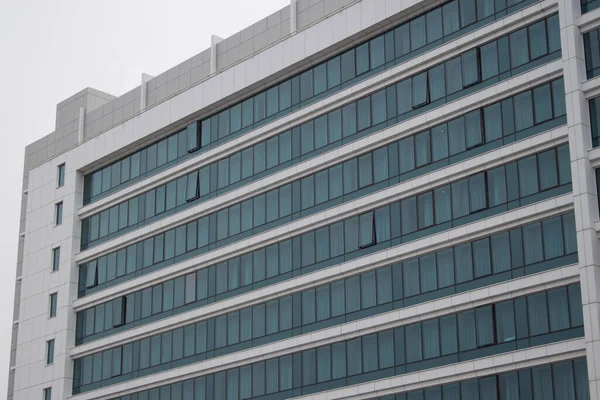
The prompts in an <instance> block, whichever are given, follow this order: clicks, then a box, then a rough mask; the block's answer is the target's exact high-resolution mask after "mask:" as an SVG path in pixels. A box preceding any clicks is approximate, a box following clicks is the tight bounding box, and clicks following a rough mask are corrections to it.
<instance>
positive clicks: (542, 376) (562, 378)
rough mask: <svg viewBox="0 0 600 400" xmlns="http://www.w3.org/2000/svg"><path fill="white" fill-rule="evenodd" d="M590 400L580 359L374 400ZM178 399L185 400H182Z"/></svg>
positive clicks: (583, 364)
mask: <svg viewBox="0 0 600 400" xmlns="http://www.w3.org/2000/svg"><path fill="white" fill-rule="evenodd" d="M200 398H201V397H200ZM589 398H590V390H589V387H588V372H587V364H586V360H585V358H578V359H576V360H569V361H562V362H557V363H554V364H546V365H540V366H537V367H533V368H527V369H520V370H517V371H511V372H506V373H503V374H499V375H489V376H484V377H481V378H476V379H470V380H467V381H461V382H455V383H449V384H446V385H443V386H434V387H428V388H426V389H421V390H413V391H410V392H408V393H399V394H397V395H390V396H385V397H379V398H377V399H374V400H442V399H443V400H479V399H481V400H529V399H535V400H562V399H570V400H589ZM123 399H124V398H123ZM130 399H131V400H134V399H133V398H130ZM165 399H173V400H175V398H173V397H165ZM176 399H177V400H182V397H176ZM185 399H186V400H187V399H189V400H192V399H197V397H196V398H194V397H193V395H192V396H189V395H188V397H186V398H185ZM156 400H163V397H157V398H156Z"/></svg>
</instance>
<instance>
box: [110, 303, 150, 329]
mask: <svg viewBox="0 0 600 400" xmlns="http://www.w3.org/2000/svg"><path fill="white" fill-rule="evenodd" d="M161 300H162V299H161ZM126 315H127V297H126V296H121V297H119V298H116V299H114V300H113V328H116V327H118V326H121V325H125V316H126Z"/></svg>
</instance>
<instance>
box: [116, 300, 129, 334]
mask: <svg viewBox="0 0 600 400" xmlns="http://www.w3.org/2000/svg"><path fill="white" fill-rule="evenodd" d="M126 316H127V296H121V297H119V298H117V299H115V300H113V327H114V328H116V327H119V326H121V325H125V319H126Z"/></svg>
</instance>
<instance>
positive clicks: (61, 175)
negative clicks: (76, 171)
mask: <svg viewBox="0 0 600 400" xmlns="http://www.w3.org/2000/svg"><path fill="white" fill-rule="evenodd" d="M64 184H65V164H64V163H63V164H60V165H59V166H58V167H57V174H56V187H62V186H64Z"/></svg>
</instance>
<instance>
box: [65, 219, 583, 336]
mask: <svg viewBox="0 0 600 400" xmlns="http://www.w3.org/2000/svg"><path fill="white" fill-rule="evenodd" d="M574 218H575V217H574V214H573V213H568V214H564V215H562V216H561V215H559V216H555V217H551V218H547V219H544V220H542V221H539V222H535V223H532V224H528V225H525V226H522V227H518V228H514V229H511V230H510V231H504V232H500V233H497V234H495V235H493V236H489V237H485V238H481V239H478V240H475V241H472V242H467V243H463V244H459V245H456V246H453V247H449V248H446V249H443V250H440V251H437V252H434V253H429V254H425V255H422V256H420V257H417V258H414V259H410V260H407V261H405V262H403V263H397V264H394V265H390V266H386V267H382V268H379V269H376V270H374V271H371V272H367V273H364V274H360V275H356V276H353V277H350V278H346V279H340V280H337V281H334V282H332V283H329V284H327V285H324V286H319V287H317V288H316V289H310V290H305V291H302V292H298V293H296V294H294V295H289V296H287V297H285V298H283V299H279V300H273V301H272V302H269V303H266V304H261V305H258V306H255V307H249V308H247V309H245V310H242V311H241V312H239V311H236V312H234V313H233V314H231V315H229V316H222V317H217V318H216V319H214V318H213V319H211V321H210V322H208V326H214V327H215V328H214V329H215V330H216V331H215V332H213V333H212V335H213V337H221V338H222V340H225V342H223V344H225V343H227V346H230V345H232V344H237V343H238V342H237V341H236V342H235V343H232V342H231V341H230V340H227V338H226V335H225V334H224V332H226V331H227V330H228V329H229V328H226V326H228V324H230V323H231V322H227V321H236V324H239V315H240V313H241V315H252V314H253V313H254V315H257V314H258V313H260V312H261V311H260V310H265V309H266V310H267V313H266V317H265V318H266V319H267V320H273V321H277V318H278V317H277V316H270V314H273V313H275V314H277V313H279V314H281V315H284V314H287V315H286V318H289V323H290V324H291V325H290V327H293V328H297V327H299V326H300V324H302V326H303V328H302V332H303V333H304V332H308V331H310V330H315V329H321V328H323V327H326V326H331V325H335V324H338V323H341V322H348V321H352V320H355V319H359V318H363V317H364V316H366V315H374V314H377V313H380V312H385V311H389V310H391V309H398V308H402V307H406V306H410V305H414V304H417V303H420V302H424V301H429V300H432V299H435V298H441V297H444V296H449V295H452V294H456V293H461V292H464V291H468V290H472V289H474V288H477V287H483V286H486V285H490V284H493V283H498V282H502V281H506V280H510V279H514V278H517V277H520V276H523V275H529V274H533V273H537V272H540V271H544V270H548V269H551V268H556V267H559V266H564V265H569V264H574V263H576V262H577V243H576V238H575V219H574ZM271 256H272V254H267V255H263V256H262V258H265V257H266V258H267V259H270V257H271ZM276 256H277V255H276ZM242 258H243V259H244V258H245V257H242ZM260 258H261V257H258V256H257V257H255V259H256V260H258V259H260ZM245 259H247V260H248V261H247V262H248V263H250V264H251V260H249V258H245ZM241 267H242V269H241V270H240V260H239V259H236V260H235V261H234V260H232V261H231V262H229V263H228V262H225V263H222V264H217V265H215V266H211V267H208V268H205V269H202V270H199V271H197V272H193V273H191V274H187V275H183V276H179V277H176V278H173V279H170V280H168V281H166V282H163V283H161V284H158V285H155V286H152V287H148V288H146V289H143V290H139V291H137V292H134V293H130V294H128V295H124V296H121V297H118V298H116V299H114V300H111V301H109V302H106V303H103V304H100V305H98V306H95V307H91V308H89V309H87V310H83V311H80V312H78V313H77V331H76V332H77V337H76V344H77V345H79V344H82V343H88V342H90V341H92V340H95V339H98V338H101V337H106V336H109V335H112V334H115V333H118V332H122V331H124V330H128V329H131V328H134V327H137V326H141V325H144V324H147V323H150V322H154V321H157V320H160V319H163V318H167V317H170V316H172V315H176V314H179V313H181V312H185V311H189V310H191V309H193V308H198V307H202V306H204V305H206V304H209V303H212V302H214V301H217V300H222V299H224V298H228V297H232V296H234V295H239V294H240V293H243V290H242V289H245V291H249V290H250V289H251V288H252V285H248V286H246V287H240V273H242V274H245V273H248V274H250V273H251V272H245V271H244V267H245V268H248V266H246V262H242V265H241ZM344 293H347V294H348V295H350V294H351V293H358V294H361V295H360V296H357V297H356V298H350V297H344ZM253 310H254V311H253ZM262 313H263V314H264V311H263V312H262ZM245 323H250V326H249V327H248V328H247V329H248V330H247V332H251V331H252V328H251V325H252V320H251V319H248V320H245ZM223 324H224V325H223ZM261 324H262V325H264V321H262V322H261ZM218 327H221V328H218ZM243 329H244V328H242V330H243ZM283 330H285V329H283ZM259 331H260V332H263V333H264V335H262V336H268V335H271V334H277V333H279V330H277V329H276V330H275V331H274V332H271V331H269V329H265V328H261V329H260V330H259ZM262 336H261V337H262ZM280 336H281V335H279V336H273V339H271V340H278V339H279V338H280ZM235 337H236V338H239V335H237V336H235ZM251 339H257V338H256V337H254V336H253V335H250V337H248V338H245V339H243V338H242V339H238V340H239V343H242V342H244V341H247V340H251ZM218 347H223V346H218Z"/></svg>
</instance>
